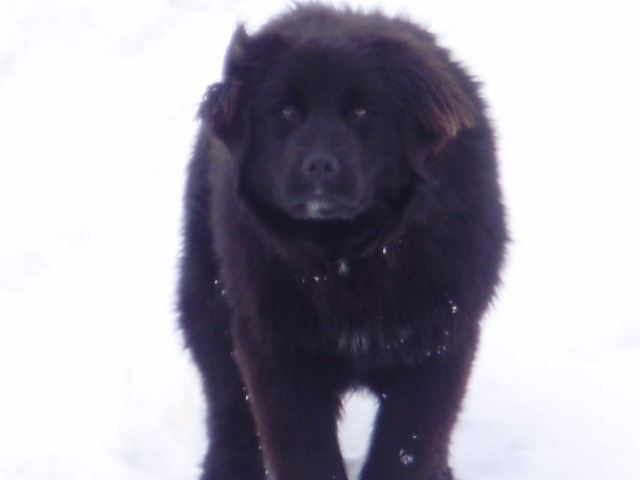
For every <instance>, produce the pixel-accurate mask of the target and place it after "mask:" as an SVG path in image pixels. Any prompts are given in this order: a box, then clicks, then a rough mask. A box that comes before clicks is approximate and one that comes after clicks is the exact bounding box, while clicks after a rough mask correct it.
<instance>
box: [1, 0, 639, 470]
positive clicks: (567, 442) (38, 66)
mask: <svg viewBox="0 0 640 480" xmlns="http://www.w3.org/2000/svg"><path fill="white" fill-rule="evenodd" d="M359 4H360V5H367V4H369V5H373V3H372V2H360V3H359ZM379 4H380V5H381V6H382V8H383V10H384V11H386V12H389V13H407V14H409V15H411V17H412V18H413V19H414V20H416V21H418V22H421V23H424V24H426V25H428V26H430V28H431V29H432V30H433V31H435V32H436V33H439V34H440V36H441V39H442V42H443V43H444V44H445V45H447V46H449V47H451V48H452V49H453V50H454V51H455V52H456V57H457V58H458V59H460V60H462V61H463V62H464V63H466V64H467V65H468V66H469V67H470V69H471V70H472V71H473V72H474V73H475V74H476V75H477V76H478V77H479V78H480V79H481V80H483V81H484V82H485V85H486V88H485V94H486V97H487V99H488V100H489V102H490V104H491V105H492V111H493V116H494V118H495V123H496V126H497V128H498V131H499V137H500V156H501V164H502V179H503V184H504V190H505V196H506V203H507V205H508V208H509V212H510V217H511V228H512V236H513V244H512V245H511V249H510V259H509V265H508V269H507V272H506V274H505V286H504V288H503V289H502V290H501V294H500V298H499V299H498V301H497V302H496V305H495V307H494V308H493V310H492V311H491V312H490V314H489V315H488V317H487V318H486V320H485V325H484V326H485V329H484V336H483V342H482V346H481V350H480V353H479V356H478V360H477V362H476V368H475V372H474V377H473V381H472V384H471V386H470V391H469V395H468V397H467V401H466V404H465V410H464V412H463V415H462V417H461V420H460V423H459V426H458V430H457V433H456V437H455V442H454V448H453V458H452V461H453V464H454V467H455V468H456V470H457V472H458V475H459V477H460V478H461V479H462V480H514V479H518V480H534V479H541V480H543V479H544V480H549V479H561V480H584V479H601V480H635V479H637V478H638V475H639V472H640V455H639V453H640V450H639V447H638V446H639V445H640V373H639V372H640V280H639V278H640V254H639V253H638V251H639V245H640V215H639V214H638V209H639V206H640V188H639V186H638V183H639V181H640V179H639V174H640V166H639V163H640V147H639V145H640V133H639V132H640V120H639V119H640V95H639V93H638V91H639V90H640V87H639V85H640V55H639V53H638V46H639V45H640V34H639V33H638V32H639V31H640V29H638V27H637V12H636V11H635V10H634V7H633V2H629V1H628V0H609V1H607V2H603V1H599V2H595V1H588V0H587V1H567V0H539V1H537V2H514V1H512V0H482V1H480V0H432V1H425V2H423V1H418V0H414V1H413V2H412V1H411V0H404V1H391V0H385V1H382V2H380V3H379ZM284 5H285V4H284V3H282V2H280V1H279V0H278V1H276V0H235V1H229V0H218V1H215V0H212V1H208V0H93V1H88V0H85V1H83V0H47V1H45V0H0V478H2V479H12V480H42V479H45V478H46V479H50V480H58V479H60V480H62V479H64V480H68V479H91V480H94V479H95V480H103V479H105V480H106V479H114V478H118V479H127V480H129V479H131V480H143V479H159V480H163V479H167V480H168V479H181V480H182V479H184V480H189V479H195V478H196V477H197V473H198V464H199V462H200V459H201V456H202V455H203V453H204V448H205V437H204V428H203V415H204V409H203V403H202V398H201V394H200V387H199V383H198V377H197V374H196V372H195V370H194V368H193V366H192V365H191V364H190V360H189V356H188V354H187V353H185V352H184V351H183V349H182V342H181V338H180V334H179V332H178V331H177V329H176V320H175V310H174V297H175V295H174V290H175V287H174V285H175V281H176V261H177V255H178V251H179V228H180V227H179V225H180V208H181V205H180V204H181V190H182V184H183V180H184V170H185V164H186V162H187V158H188V156H189V152H190V150H191V146H192V141H193V135H194V133H195V130H196V127H197V124H196V123H195V121H194V115H195V111H196V106H197V104H198V102H199V100H200V98H201V95H202V92H203V91H204V88H205V87H206V85H208V84H209V83H212V82H213V81H215V80H217V79H219V73H220V68H221V61H222V56H223V54H224V49H225V46H226V44H227V42H228V38H229V36H230V34H231V32H232V30H233V28H234V26H235V24H236V22H237V20H238V19H240V20H245V21H246V22H247V24H248V27H249V28H250V29H255V28H256V27H257V26H259V25H260V24H261V23H262V22H263V21H264V20H265V19H266V18H267V17H268V16H270V15H272V14H274V13H276V12H279V11H281V10H282V8H283V6H284ZM371 411H372V405H371V403H370V402H369V403H367V402H366V401H364V400H362V399H359V398H357V399H356V401H354V402H351V403H350V404H349V408H348V412H349V413H350V415H349V418H350V419H351V420H352V422H351V423H350V425H351V427H350V428H346V429H345V430H343V431H342V442H343V445H344V448H345V456H346V457H347V460H348V462H349V465H355V464H356V460H357V459H358V458H359V457H362V454H363V453H362V452H363V448H364V447H363V446H362V445H363V444H364V443H365V442H366V438H367V429H368V427H367V421H366V420H367V415H365V414H368V415H370V414H371ZM390 480H392V479H390Z"/></svg>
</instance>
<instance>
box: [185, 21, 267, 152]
mask: <svg viewBox="0 0 640 480" xmlns="http://www.w3.org/2000/svg"><path fill="white" fill-rule="evenodd" d="M279 44H280V38H276V36H274V35H260V36H258V37H250V36H249V35H248V34H247V32H246V31H245V29H244V27H243V26H242V25H240V26H239V27H238V28H237V29H236V31H235V33H234V35H233V37H232V39H231V43H230V44H229V47H228V49H227V53H226V56H225V61H224V72H223V79H222V81H221V82H219V83H215V84H213V85H211V86H210V87H209V88H208V89H207V91H206V92H205V95H204V98H203V101H202V103H201V104H200V110H199V112H198V114H199V117H200V119H201V120H202V122H203V125H204V128H205V129H206V131H207V132H209V134H210V135H213V136H214V137H217V138H219V139H221V140H222V141H223V142H225V143H227V144H229V143H232V142H233V141H234V140H236V139H238V138H239V137H240V136H241V135H242V134H243V132H244V130H245V128H246V125H245V123H246V119H245V118H244V115H243V111H244V110H245V107H246V102H247V101H248V97H249V96H250V95H249V94H250V93H251V91H252V90H253V89H254V82H255V79H257V78H258V77H259V71H260V70H261V69H263V68H264V67H265V66H266V65H268V63H269V61H270V59H272V58H273V56H274V54H275V49H277V48H278V46H279Z"/></svg>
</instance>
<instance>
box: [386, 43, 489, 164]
mask: <svg viewBox="0 0 640 480" xmlns="http://www.w3.org/2000/svg"><path fill="white" fill-rule="evenodd" d="M378 48H379V49H380V51H381V53H382V56H383V58H385V64H384V66H383V69H384V71H385V75H386V76H387V78H388V79H389V81H390V83H391V85H392V87H393V89H394V91H395V92H396V94H397V96H398V97H399V98H398V103H399V104H400V105H403V109H404V112H403V113H404V117H405V119H406V120H407V121H408V122H409V125H408V126H409V128H410V129H411V130H412V131H411V132H409V135H410V136H411V137H412V138H411V140H412V141H413V142H418V143H420V144H422V145H423V148H425V149H426V150H430V151H431V152H437V151H438V150H440V149H442V148H443V147H444V146H445V145H446V144H447V143H448V142H449V141H451V140H452V139H453V138H455V137H456V136H457V135H458V134H459V133H460V132H461V131H462V130H464V129H467V128H473V127H475V126H476V123H477V118H478V114H479V112H478V107H477V105H475V104H474V102H473V100H472V98H471V94H470V93H467V90H468V89H470V88H473V87H472V81H471V80H470V79H468V78H466V77H465V74H464V73H463V72H462V70H461V69H459V70H458V67H457V65H455V63H453V62H452V61H451V60H450V59H449V55H448V52H447V51H446V50H444V49H443V48H441V47H439V46H438V45H437V44H436V41H435V37H433V36H432V35H430V34H428V33H426V32H420V34H416V35H406V36H401V37H397V38H396V37H390V38H387V39H385V41H383V42H381V43H380V44H379V45H378Z"/></svg>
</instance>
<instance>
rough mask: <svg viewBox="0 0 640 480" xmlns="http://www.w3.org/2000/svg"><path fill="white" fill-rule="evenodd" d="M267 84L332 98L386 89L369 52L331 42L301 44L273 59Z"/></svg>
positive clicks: (378, 91)
mask: <svg viewBox="0 0 640 480" xmlns="http://www.w3.org/2000/svg"><path fill="white" fill-rule="evenodd" d="M266 80H267V82H269V83H273V84H274V85H279V86H286V87H285V88H296V89H298V90H300V91H312V92H315V93H319V92H328V93H331V94H332V98H337V97H339V94H340V93H341V92H343V91H350V92H353V91H354V90H357V91H358V92H359V93H360V94H362V95H366V94H367V92H368V91H371V93H372V94H374V92H375V93H380V90H381V89H383V88H384V85H383V82H382V78H381V77H380V75H379V74H378V68H377V66H376V64H375V59H374V58H369V55H367V52H364V51H363V50H360V51H356V50H354V49H350V48H349V47H348V46H346V45H343V44H342V45H341V44H332V43H329V42H307V43H304V44H298V45H296V46H293V47H291V48H289V49H288V50H287V52H286V53H284V54H283V55H281V56H279V57H277V58H276V59H274V63H273V65H272V68H270V70H269V73H268V75H267V79H266Z"/></svg>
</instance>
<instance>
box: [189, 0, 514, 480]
mask: <svg viewBox="0 0 640 480" xmlns="http://www.w3.org/2000/svg"><path fill="white" fill-rule="evenodd" d="M200 116H201V120H202V127H201V132H200V134H199V137H198V140H197V145H196V148H195V152H194V155H193V159H192V161H191V164H190V167H189V178H188V184H187V190H186V197H185V215H186V220H185V234H184V252H183V259H182V278H181V283H180V312H181V317H180V319H181V326H182V328H183V330H184V333H185V336H186V340H187V344H188V346H189V347H190V349H191V351H192V353H193V357H194V359H195V362H196V363H197V365H198V367H199V369H200V371H201V373H202V379H203V382H204V390H205V394H206V397H207V401H208V408H209V410H208V428H209V438H210V446H209V451H208V453H207V456H206V459H205V464H204V473H203V476H202V478H203V479H206V480H263V479H264V478H265V471H266V470H268V472H269V473H268V475H269V478H274V479H276V480H346V474H345V469H344V465H343V461H342V458H341V455H340V451H339V447H338V441H337V439H336V419H337V417H338V416H339V413H340V398H341V395H342V394H343V393H344V392H345V391H346V390H348V389H351V388H357V387H364V388H368V389H369V390H370V391H371V392H373V393H374V394H375V395H377V397H378V399H379V401H380V407H379V411H378V416H377V419H376V422H375V430H374V432H373V438H372V442H371V447H370V452H369V455H368V458H367V460H366V463H365V465H364V468H363V471H362V473H361V479H362V480H400V479H408V480H445V479H451V478H452V476H451V472H450V469H449V464H448V452H449V440H450V435H451V431H452V428H453V426H454V423H455V420H456V416H457V413H458V410H459V407H460V403H461V401H462V398H463V395H464V391H465V385H466V382H467V377H468V375H469V371H470V368H471V364H472V361H473V357H474V351H475V349H476V344H477V339H478V333H479V321H480V318H481V316H482V315H483V313H484V311H485V309H486V308H487V306H488V304H489V303H490V301H491V299H492V297H493V295H494V292H495V287H496V285H497V284H498V281H499V270H500V266H501V264H502V260H503V252H504V244H505V241H506V231H505V225H504V212H503V207H502V205H501V200H500V190H499V186H498V182H497V172H496V160H495V153H494V140H493V135H492V130H491V126H490V124H489V121H488V120H487V117H486V115H485V106H484V104H483V102H482V101H481V99H480V97H479V95H478V86H477V84H476V83H475V82H474V81H473V80H472V79H471V78H470V77H469V76H468V75H467V74H466V73H465V72H464V70H463V69H462V68H461V67H460V66H459V65H458V64H457V63H455V62H453V61H452V60H451V59H450V57H449V54H448V52H447V51H446V50H444V49H442V48H441V47H439V46H438V45H437V44H436V41H435V39H434V37H433V36H432V35H431V34H430V33H428V32H426V31H425V30H423V29H422V28H420V27H418V26H416V25H414V24H412V23H410V22H408V21H405V20H401V19H394V18H388V17H385V16H383V15H381V14H376V13H374V14H363V13H358V12H353V11H349V10H334V9H332V8H329V7H323V6H319V5H315V4H312V5H306V6H305V5H303V6H297V7H295V8H294V9H293V10H292V11H290V12H289V13H287V14H285V15H283V16H281V17H279V18H276V19H275V20H273V21H272V22H270V23H268V24H267V25H266V26H265V27H264V28H262V29H261V30H260V31H259V32H257V33H256V34H254V35H252V36H249V35H247V34H246V32H245V31H244V30H243V29H242V28H239V29H238V31H237V32H236V34H235V36H234V38H233V40H232V42H231V45H230V47H229V50H228V54H227V59H226V65H225V73H224V78H223V80H222V81H221V82H220V83H217V84H215V85H213V86H212V87H211V88H210V89H209V90H208V91H207V93H206V96H205V99H204V101H203V103H202V106H201V109H200Z"/></svg>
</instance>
